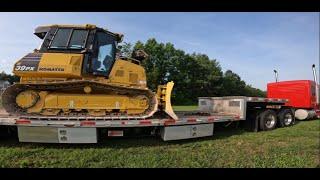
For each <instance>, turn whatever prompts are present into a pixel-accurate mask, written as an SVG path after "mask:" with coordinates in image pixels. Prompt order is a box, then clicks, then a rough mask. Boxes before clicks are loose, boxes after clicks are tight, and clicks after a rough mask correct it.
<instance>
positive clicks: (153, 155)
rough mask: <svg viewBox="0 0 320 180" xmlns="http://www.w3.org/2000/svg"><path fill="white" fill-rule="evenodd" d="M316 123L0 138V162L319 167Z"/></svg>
mask: <svg viewBox="0 0 320 180" xmlns="http://www.w3.org/2000/svg"><path fill="white" fill-rule="evenodd" d="M319 123H320V120H313V121H302V122H299V123H297V124H296V125H295V126H292V127H287V128H279V129H276V130H273V131H267V132H258V133H255V132H246V131H244V130H241V129H234V128H227V129H224V130H219V131H216V132H215V134H214V136H213V137H208V138H201V139H194V140H182V141H174V142H163V141H162V140H161V139H160V138H156V137H145V138H139V137H136V138H120V139H109V140H105V141H103V142H101V143H100V144H92V145H66V144H32V143H18V142H17V141H16V140H14V139H0V155H1V156H0V167H320V166H319Z"/></svg>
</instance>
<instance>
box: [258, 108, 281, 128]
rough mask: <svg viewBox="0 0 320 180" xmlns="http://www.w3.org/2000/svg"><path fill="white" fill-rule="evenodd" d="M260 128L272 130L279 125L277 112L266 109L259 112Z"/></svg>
mask: <svg viewBox="0 0 320 180" xmlns="http://www.w3.org/2000/svg"><path fill="white" fill-rule="evenodd" d="M259 124H260V129H261V130H263V131H270V130H273V129H274V128H276V126H277V114H276V113H275V112H274V111H273V110H265V111H263V112H262V113H260V114H259Z"/></svg>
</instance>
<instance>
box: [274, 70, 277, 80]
mask: <svg viewBox="0 0 320 180" xmlns="http://www.w3.org/2000/svg"><path fill="white" fill-rule="evenodd" d="M273 72H274V76H275V78H276V82H278V71H277V70H273Z"/></svg>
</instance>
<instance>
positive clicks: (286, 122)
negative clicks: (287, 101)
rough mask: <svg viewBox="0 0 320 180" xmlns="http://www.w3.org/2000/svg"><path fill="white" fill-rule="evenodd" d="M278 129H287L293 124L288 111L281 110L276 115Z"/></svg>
mask: <svg viewBox="0 0 320 180" xmlns="http://www.w3.org/2000/svg"><path fill="white" fill-rule="evenodd" d="M278 120H279V127H288V126H291V125H293V124H294V121H295V118H294V115H293V113H292V111H291V110H290V109H283V110H281V111H280V112H279V113H278Z"/></svg>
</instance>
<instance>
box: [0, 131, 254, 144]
mask: <svg viewBox="0 0 320 180" xmlns="http://www.w3.org/2000/svg"><path fill="white" fill-rule="evenodd" d="M244 132H248V131H246V130H244V129H243V128H235V127H233V126H229V127H222V126H221V127H220V126H218V127H217V126H216V127H215V131H214V135H213V136H210V137H202V138H194V139H185V140H176V141H167V142H165V141H163V140H162V139H161V137H160V136H133V137H118V138H117V137H113V138H106V139H101V140H100V141H99V143H97V144H50V143H22V142H18V138H17V137H12V136H7V137H0V148H1V147H6V148H19V147H24V148H51V149H52V148H54V149H83V148H96V149H97V148H106V147H108V148H115V149H120V148H131V147H156V146H170V145H180V144H181V145H182V144H188V143H194V142H202V141H214V140H217V139H224V138H228V137H230V136H234V135H240V134H242V133H244Z"/></svg>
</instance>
